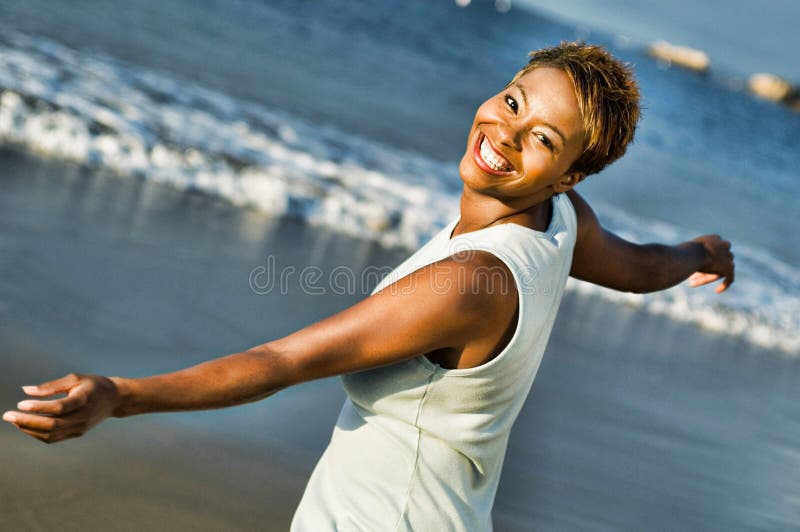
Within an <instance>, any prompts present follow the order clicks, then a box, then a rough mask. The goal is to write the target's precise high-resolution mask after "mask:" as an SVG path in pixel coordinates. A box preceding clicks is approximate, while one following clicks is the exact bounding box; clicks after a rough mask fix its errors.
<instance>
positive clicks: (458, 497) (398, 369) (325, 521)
mask: <svg viewBox="0 0 800 532" xmlns="http://www.w3.org/2000/svg"><path fill="white" fill-rule="evenodd" d="M457 223H458V220H454V221H453V222H451V223H450V224H448V225H447V227H445V228H444V229H442V231H441V232H439V233H438V234H437V235H436V236H434V237H433V239H431V240H430V241H429V242H428V243H427V244H425V245H424V246H423V247H422V248H420V249H419V250H418V251H417V252H416V253H414V254H413V255H412V256H411V257H410V258H409V259H407V260H406V261H405V262H403V263H402V264H401V265H400V266H398V267H397V268H396V269H395V270H394V271H392V272H391V273H390V274H389V275H387V276H386V278H385V279H383V281H382V282H381V283H380V284H379V285H378V286H377V287H376V288H375V292H377V291H378V290H381V289H382V288H384V287H386V286H388V285H389V284H391V283H393V282H396V281H397V280H398V279H400V278H402V277H404V276H406V275H408V274H409V273H411V272H413V271H414V270H417V269H419V268H421V267H423V266H426V265H428V264H430V263H433V262H436V261H439V260H442V259H444V258H446V257H448V256H450V255H452V254H454V253H456V252H458V251H464V250H469V249H475V250H484V251H488V252H490V253H492V254H494V255H495V256H497V257H498V258H499V259H500V260H502V261H503V262H504V263H505V264H506V265H507V266H508V268H509V270H510V271H511V273H512V274H513V277H514V280H515V282H516V285H517V291H518V293H519V313H518V321H517V328H516V330H515V332H514V335H513V337H512V338H511V341H510V342H509V343H508V345H507V346H506V347H505V348H504V349H503V350H502V351H501V352H500V353H499V354H498V355H497V356H496V357H494V358H493V359H491V360H490V361H488V362H486V363H485V364H482V365H480V366H477V367H474V368H468V369H445V368H442V367H440V366H438V365H436V364H435V363H433V362H431V361H430V360H429V359H428V358H427V357H425V356H419V357H416V358H413V359H409V360H406V361H403V362H399V363H396V364H392V365H389V366H384V367H381V368H377V369H371V370H365V371H360V372H356V373H351V374H348V375H344V376H343V377H342V380H343V382H344V387H345V390H346V391H347V395H348V398H347V399H346V400H345V402H344V406H343V407H342V411H341V413H340V414H339V419H338V421H337V422H336V427H335V428H334V430H333V435H332V437H331V441H330V443H329V445H328V448H327V449H326V450H325V453H324V454H323V455H322V458H321V459H320V461H319V463H318V464H317V466H316V468H315V469H314V472H313V474H312V475H311V478H310V480H309V482H308V485H307V486H306V490H305V493H304V494H303V498H302V500H301V502H300V506H299V507H298V509H297V511H296V513H295V516H294V519H293V521H292V528H291V530H292V531H293V532H326V531H334V530H336V531H340V532H345V531H351V530H352V531H356V530H357V531H368V532H383V531H396V530H404V531H412V530H413V531H416V532H424V531H431V532H440V531H449V530H454V531H455V530H457V531H469V532H476V531H484V530H491V529H492V521H491V510H492V504H493V503H494V497H495V492H496V491H497V484H498V481H499V479H500V471H501V469H502V466H503V459H504V457H505V451H506V444H507V442H508V436H509V432H510V431H511V426H512V424H513V423H514V420H515V419H516V418H517V414H518V413H519V411H520V409H521V408H522V405H523V403H524V402H525V398H526V396H527V395H528V391H529V390H530V387H531V384H532V383H533V379H534V377H535V376H536V372H537V370H538V369H539V363H540V361H541V359H542V354H543V353H544V349H545V346H546V344H547V340H548V337H549V336H550V330H551V328H552V325H553V321H554V319H555V316H556V312H557V310H558V306H559V302H560V300H561V295H562V293H563V290H564V285H565V283H566V281H567V277H568V276H569V271H570V265H571V263H572V250H573V247H574V245H575V236H576V230H577V220H576V216H575V211H574V209H573V207H572V204H571V203H570V201H569V198H567V196H566V195H564V194H560V195H556V196H554V197H553V214H552V217H551V222H550V226H549V228H548V229H547V231H545V232H540V231H535V230H533V229H530V228H527V227H523V226H521V225H518V224H514V223H505V224H501V225H495V226H490V227H487V228H484V229H481V230H478V231H473V232H470V233H464V234H461V235H458V236H456V237H454V238H452V239H450V235H451V234H452V231H453V229H454V228H455V226H456V224H457ZM373 293H374V292H373ZM443 319H445V318H443Z"/></svg>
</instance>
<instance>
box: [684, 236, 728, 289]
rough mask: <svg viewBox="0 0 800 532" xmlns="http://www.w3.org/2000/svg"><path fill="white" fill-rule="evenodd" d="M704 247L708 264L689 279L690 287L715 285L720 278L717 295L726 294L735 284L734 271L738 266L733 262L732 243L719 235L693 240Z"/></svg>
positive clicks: (699, 237)
mask: <svg viewBox="0 0 800 532" xmlns="http://www.w3.org/2000/svg"><path fill="white" fill-rule="evenodd" d="M692 242H697V243H699V244H702V245H703V248H704V249H705V251H706V262H705V264H703V267H702V268H700V269H699V270H698V271H696V272H695V273H693V274H692V275H691V276H690V277H689V285H690V286H693V287H697V286H703V285H705V284H708V283H713V282H714V281H716V280H717V279H719V278H720V277H722V278H723V280H722V283H721V284H720V285H719V286H717V288H716V289H715V292H716V293H718V294H719V293H721V292H724V291H725V290H727V289H728V287H729V286H730V285H731V284H733V270H734V268H735V266H736V264H735V263H734V261H733V253H732V252H731V243H730V242H728V241H727V240H725V239H723V238H721V237H720V236H719V235H703V236H698V237H697V238H695V239H692Z"/></svg>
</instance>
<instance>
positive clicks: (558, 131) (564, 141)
mask: <svg viewBox="0 0 800 532" xmlns="http://www.w3.org/2000/svg"><path fill="white" fill-rule="evenodd" d="M514 86H515V87H516V88H517V89H518V90H519V92H520V94H522V101H523V102H525V107H528V93H526V92H525V89H523V88H522V85H520V84H519V83H514ZM542 125H543V126H546V127H549V128H550V129H552V130H553V131H555V132H556V133H557V134H558V136H559V137H561V143H562V144H564V146H566V145H567V137H565V136H564V134H563V133H562V132H561V130H560V129H558V128H557V127H556V126H554V125H553V124H551V123H549V122H542Z"/></svg>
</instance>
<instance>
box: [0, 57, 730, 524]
mask: <svg viewBox="0 0 800 532" xmlns="http://www.w3.org/2000/svg"><path fill="white" fill-rule="evenodd" d="M637 119H638V91H637V90H636V86H635V83H634V81H633V79H632V77H631V75H630V72H629V71H628V70H627V69H626V68H625V67H624V65H622V64H620V63H619V62H618V61H616V60H615V59H614V58H613V57H611V56H610V55H609V54H608V53H607V52H606V51H605V50H603V49H602V48H599V47H595V46H588V45H583V44H574V43H563V44H562V45H560V46H557V47H554V48H551V49H547V50H544V51H540V52H537V53H535V54H533V56H532V59H531V62H530V63H529V64H528V66H527V67H526V68H524V69H523V70H522V71H520V72H519V73H518V74H517V75H516V76H515V77H514V79H513V80H512V82H511V83H510V84H509V85H508V86H507V87H506V88H505V89H504V90H503V91H502V92H500V93H499V94H497V95H496V96H493V97H492V98H490V99H489V100H487V101H486V102H485V103H484V104H483V105H481V107H480V108H479V109H478V111H477V113H476V115H475V120H474V123H473V125H472V128H471V130H470V133H469V137H468V140H467V149H466V151H465V154H464V157H463V159H462V160H461V163H460V166H459V169H460V173H461V178H462V180H463V183H464V186H463V192H462V195H461V203H460V207H461V214H460V217H459V218H458V219H456V220H453V221H451V223H449V224H448V225H447V226H446V227H445V228H443V229H442V230H441V231H440V232H439V233H438V234H437V235H436V236H435V237H434V238H433V239H432V240H430V241H429V242H428V243H427V244H425V245H424V246H423V247H422V248H421V249H419V250H418V251H417V252H416V253H414V254H413V255H412V256H411V257H410V258H408V259H407V260H406V261H405V262H403V263H402V264H400V265H399V266H398V267H397V268H396V269H395V270H393V271H392V272H391V273H389V274H388V275H387V276H386V277H385V278H384V279H383V281H382V282H381V283H380V284H379V285H378V287H377V288H376V289H375V290H374V292H373V293H372V295H371V296H370V297H368V298H366V299H364V300H363V301H361V302H359V303H357V304H356V305H354V306H352V307H350V308H348V309H346V310H344V311H342V312H340V313H338V314H335V315H333V316H331V317H328V318H326V319H324V320H322V321H320V322H318V323H314V324H311V325H309V326H308V327H305V328H303V329H301V330H299V331H297V332H295V333H293V334H290V335H288V336H286V337H284V338H279V339H276V340H272V341H268V342H266V343H264V344H261V345H258V346H255V347H253V348H251V349H248V350H246V351H243V352H240V353H235V354H232V355H228V356H225V357H220V358H217V359H214V360H211V361H208V362H205V363H203V364H200V365H197V366H194V367H191V368H187V369H184V370H181V371H177V372H174V373H168V374H161V375H155V376H151V377H145V378H138V379H129V378H122V377H111V378H107V377H102V376H98V375H79V374H72V375H69V376H66V377H64V378H62V379H59V380H56V381H53V382H49V383H45V384H42V385H39V386H32V387H26V388H25V392H26V393H27V394H28V395H30V396H31V397H32V398H31V399H28V400H25V401H22V402H20V403H19V404H18V410H17V411H9V412H6V413H5V414H4V416H3V419H4V420H6V421H8V422H10V423H13V424H14V425H16V426H17V427H18V428H19V429H20V430H21V431H23V432H25V433H26V434H28V435H30V436H32V437H34V438H37V439H39V440H42V441H45V442H56V441H60V440H63V439H67V438H71V437H76V436H81V435H83V434H84V433H85V432H86V431H87V430H89V429H90V428H92V427H93V426H95V425H96V424H98V423H100V422H101V421H103V420H104V419H106V418H107V417H109V416H116V417H125V416H130V415H134V414H142V413H148V412H164V411H179V410H197V409H210V408H220V407H226V406H232V405H237V404H242V403H246V402H250V401H255V400H259V399H263V398H265V397H268V396H270V395H272V394H274V393H275V392H277V391H279V390H281V389H283V388H286V387H288V386H291V385H294V384H297V383H300V382H304V381H308V380H312V379H319V378H322V377H327V376H331V375H343V383H344V386H345V389H346V391H347V394H348V398H347V400H346V401H345V403H344V406H343V407H342V410H341V413H340V415H339V419H338V421H337V424H336V427H335V429H334V432H333V435H332V437H331V441H330V444H329V446H328V448H327V449H326V451H325V453H324V454H323V456H322V458H321V459H320V461H319V463H318V465H317V467H316V469H315V470H314V473H313V475H312V477H311V479H310V480H309V483H308V486H307V488H306V491H305V494H304V496H303V499H302V501H301V503H300V506H299V507H298V509H297V512H296V514H295V518H294V521H293V524H292V529H293V530H296V531H315V532H316V531H325V530H370V531H372V530H468V531H477V530H490V529H491V527H492V523H491V509H492V506H493V503H494V499H495V494H496V491H497V486H498V481H499V478H500V471H501V469H502V464H503V459H504V456H505V451H506V445H507V442H508V437H509V433H510V431H511V427H512V426H513V424H514V422H515V420H516V418H517V415H518V413H519V411H520V408H521V407H522V404H523V402H524V400H525V398H526V396H527V393H528V391H529V389H530V386H531V384H532V382H533V380H534V378H535V376H536V373H537V371H538V368H539V364H540V362H541V359H542V356H543V354H544V350H545V347H546V345H547V341H548V338H549V336H550V331H551V328H552V326H553V321H554V319H555V316H556V313H557V311H558V307H559V303H560V300H561V295H562V293H563V290H564V285H565V283H566V280H567V277H568V276H569V275H573V276H575V277H578V278H581V279H585V280H588V281H591V282H594V283H597V284H601V285H603V286H608V287H612V288H615V289H618V290H627V291H636V292H645V291H653V290H660V289H663V288H667V287H669V286H672V285H674V284H676V283H678V282H680V281H682V280H683V279H685V278H686V277H687V276H689V275H690V274H692V273H693V272H694V273H695V276H694V279H695V285H701V284H706V283H709V282H712V281H714V280H716V279H719V278H720V277H724V278H725V279H724V282H723V283H722V284H721V285H720V288H718V291H719V290H724V289H726V288H727V286H729V285H730V283H731V282H732V281H733V255H732V254H731V253H730V250H729V248H730V244H729V243H728V242H726V241H724V240H722V239H721V238H719V237H717V236H715V235H706V236H702V237H698V238H696V239H694V240H692V241H689V242H684V243H682V244H678V245H675V246H667V245H660V244H647V245H637V244H633V243H631V242H627V241H625V240H623V239H621V238H619V237H617V236H616V235H614V234H612V233H610V232H608V231H606V230H605V229H603V228H602V227H601V226H600V224H599V223H598V221H597V218H596V217H595V216H594V213H593V212H592V210H591V208H590V207H589V206H588V204H586V202H585V201H583V199H582V198H581V197H580V196H579V195H578V194H577V193H575V192H574V190H572V189H573V187H574V186H575V185H577V184H578V183H579V182H580V181H581V180H582V179H584V178H585V177H586V176H587V175H589V174H591V173H594V172H597V171H599V170H600V169H601V168H603V167H604V166H606V165H607V164H609V163H611V162H613V161H614V160H615V159H617V158H618V157H620V156H621V155H622V154H623V153H624V151H625V147H626V145H627V144H628V143H629V142H630V141H631V140H632V137H633V131H634V129H635V125H636V120H637ZM58 393H66V394H67V395H66V397H64V398H58V399H50V400H47V398H48V397H50V396H53V395H55V394H58Z"/></svg>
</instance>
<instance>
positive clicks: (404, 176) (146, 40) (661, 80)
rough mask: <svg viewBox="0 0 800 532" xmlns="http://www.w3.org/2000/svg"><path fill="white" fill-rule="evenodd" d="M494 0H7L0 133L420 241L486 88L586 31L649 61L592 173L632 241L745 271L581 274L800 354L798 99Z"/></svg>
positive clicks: (637, 62)
mask: <svg viewBox="0 0 800 532" xmlns="http://www.w3.org/2000/svg"><path fill="white" fill-rule="evenodd" d="M501 4H502V3H501ZM622 7H624V6H622ZM640 9H646V8H640ZM787 9H788V8H787ZM501 11H503V10H500V11H498V9H496V6H495V2H490V1H477V0H476V1H474V2H471V3H470V4H469V5H468V6H467V7H464V8H462V7H459V6H458V5H456V3H454V2H450V1H445V0H442V1H436V2H428V1H422V0H418V1H400V0H388V1H384V2H380V3H377V2H333V1H322V2H308V3H306V2H291V1H288V0H286V1H274V2H260V1H256V0H237V1H225V2H223V1H221V0H205V1H189V0H176V1H173V2H155V1H146V0H131V1H129V2H126V3H125V4H124V5H118V4H114V5H111V4H108V3H105V2H99V1H97V0H82V1H75V2H70V3H53V2H45V1H41V0H20V1H16V0H4V1H2V2H0V91H2V92H1V93H0V140H1V141H2V142H5V143H9V144H14V145H17V146H22V147H24V148H25V149H27V150H30V151H32V152H34V153H36V154H39V155H42V156H45V157H49V158H55V159H63V160H69V161H74V162H78V163H81V164H85V165H88V166H92V167H97V168H103V169H107V170H112V171H114V172H116V173H119V174H122V175H125V176H130V178H131V179H149V180H154V181H158V182H163V183H169V184H172V185H174V186H175V187H178V188H187V189H194V190H198V191H201V192H204V193H207V194H209V195H214V196H219V197H222V198H225V199H226V200H228V201H231V202H233V203H234V204H237V205H241V206H242V207H243V208H244V207H254V208H258V209H262V210H264V211H266V212H270V213H274V214H276V215H289V216H292V217H295V218H298V219H301V220H304V221H306V222H307V223H309V224H312V225H318V226H324V227H329V228H334V229H336V230H338V231H342V232H344V233H347V234H349V235H354V236H358V237H361V238H364V239H369V240H374V241H377V242H380V243H381V244H383V245H385V246H388V247H402V248H407V249H409V250H411V249H414V248H416V247H417V246H419V245H420V244H421V243H422V242H424V241H425V240H426V239H427V238H429V237H430V236H431V235H433V234H434V233H435V232H436V231H437V230H438V229H439V228H441V227H442V226H443V225H445V224H446V223H447V222H448V221H450V220H451V219H452V218H453V217H454V216H456V214H457V209H458V194H459V192H460V182H459V179H458V175H457V161H458V160H459V159H460V157H461V154H462V153H463V150H464V141H465V139H466V134H467V132H468V128H469V124H470V123H471V119H472V114H473V113H474V110H475V109H476V108H477V106H478V105H479V104H480V103H481V101H483V100H484V99H485V98H487V97H489V96H491V95H492V94H494V92H495V91H497V90H499V89H500V88H501V87H502V86H503V84H504V83H505V82H506V81H507V80H508V79H509V78H510V77H511V75H513V73H514V72H515V71H516V70H517V69H518V68H519V67H521V66H522V65H523V64H524V62H525V59H526V53H527V52H528V51H529V50H531V49H536V48H538V47H542V46H546V45H551V44H554V43H557V42H559V41H560V40H562V39H574V38H587V37H588V40H589V41H591V42H596V43H600V44H605V45H607V46H609V47H610V48H611V49H612V50H613V51H614V52H615V53H617V54H618V55H619V56H621V57H622V58H624V59H625V60H626V61H629V62H631V63H632V64H633V65H634V66H635V69H636V72H637V75H638V79H639V81H640V84H641V86H642V90H643V94H644V106H645V115H644V119H643V121H642V123H641V125H640V128H639V131H638V134H637V140H636V143H635V144H634V145H633V146H632V147H631V149H630V150H629V153H628V155H627V156H626V157H625V158H624V159H623V160H622V161H620V162H618V163H616V164H614V165H612V166H611V167H610V168H608V169H607V170H606V171H604V172H603V173H602V174H600V175H598V176H592V177H591V178H589V179H588V180H587V181H586V182H585V183H582V184H581V186H580V187H579V190H582V191H583V193H584V194H585V195H586V197H587V198H588V199H589V201H590V203H592V205H593V206H594V207H595V210H596V211H597V212H598V214H599V216H600V218H601V220H602V221H603V223H604V224H605V225H607V226H608V227H610V228H612V229H614V230H615V231H617V232H619V233H620V234H622V235H623V236H626V237H629V238H632V239H635V240H637V241H665V242H679V241H682V240H685V239H688V238H691V237H693V236H696V235H698V234H704V233H710V232H716V233H720V234H722V235H724V236H725V237H727V238H729V239H730V240H732V241H733V243H734V251H735V253H736V261H737V280H736V283H735V284H734V286H733V288H732V289H731V290H729V291H728V292H726V293H725V294H723V295H721V296H717V295H715V294H714V293H713V290H712V289H710V288H705V289H702V288H701V289H689V288H688V287H686V286H679V287H676V288H673V289H671V290H669V291H665V292H662V293H658V294H652V295H647V296H639V295H632V294H620V293H616V292H612V291H610V290H605V289H601V288H598V287H594V286H591V285H588V284H585V283H579V282H572V281H571V282H570V284H569V288H570V289H571V290H575V291H578V292H592V293H597V294H600V295H602V296H604V297H607V298H609V299H610V300H613V301H616V302H618V303H619V304H625V305H632V306H636V307H641V308H644V309H646V310H648V311H651V312H653V313H658V314H666V315H668V316H670V317H672V318H674V319H675V320H678V321H688V322H693V323H696V324H698V325H700V326H702V327H704V328H706V329H709V330H712V331H714V332H717V333H719V334H724V335H732V336H736V337H740V338H742V339H743V340H745V341H749V342H753V343H755V344H758V345H762V346H767V347H774V348H778V349H780V350H782V351H783V352H784V353H786V354H788V355H797V354H798V353H799V352H800V269H799V268H798V264H799V263H800V245H798V244H800V240H798V237H797V229H798V227H797V213H798V211H800V200H798V198H799V197H800V180H798V177H800V176H798V173H799V171H798V169H800V149H798V143H797V138H798V137H799V136H800V114H796V113H793V112H791V111H789V110H786V109H784V108H781V107H779V106H776V105H773V104H770V103H767V102H763V101H759V100H757V99H755V98H753V97H752V96H750V95H748V94H747V93H745V92H743V90H742V87H741V83H740V82H737V81H736V77H735V76H734V75H732V73H733V74H735V73H736V72H735V69H728V70H724V69H723V70H722V71H712V73H711V74H709V75H707V76H698V75H695V74H692V73H689V72H684V71H680V70H665V69H663V67H662V66H660V65H658V64H656V63H655V62H653V61H652V60H650V59H649V58H648V57H646V56H645V55H644V54H643V53H642V52H641V51H640V50H639V49H638V48H637V47H636V46H632V45H631V42H630V41H629V40H625V39H622V40H621V39H619V38H618V37H617V36H616V35H615V33H613V32H611V33H607V34H605V33H603V32H602V31H599V30H594V29H592V30H591V31H588V32H587V29H586V27H585V26H586V24H585V23H583V22H581V24H580V25H579V26H573V25H572V23H565V22H559V21H557V20H555V19H551V18H548V17H546V16H543V15H541V14H538V13H536V12H534V11H530V10H528V9H526V10H522V9H517V8H516V6H515V5H512V8H511V9H510V10H509V11H507V12H501ZM622 20H625V19H624V18H623V19H622ZM760 31H763V32H768V31H769V28H764V29H763V30H760ZM727 38H729V37H728V36H727V34H725V33H724V32H723V33H721V34H719V36H717V37H714V36H713V35H708V36H706V39H711V40H712V41H714V39H716V40H715V41H714V43H715V45H718V46H720V47H724V43H725V39H727ZM764 42H769V40H767V41H764ZM778 55H779V54H778Z"/></svg>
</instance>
